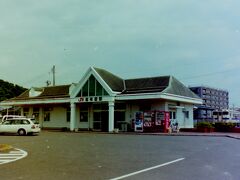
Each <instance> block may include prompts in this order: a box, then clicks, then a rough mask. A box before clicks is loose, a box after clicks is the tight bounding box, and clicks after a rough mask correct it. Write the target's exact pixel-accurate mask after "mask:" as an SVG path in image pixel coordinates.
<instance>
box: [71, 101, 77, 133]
mask: <svg viewBox="0 0 240 180" xmlns="http://www.w3.org/2000/svg"><path fill="white" fill-rule="evenodd" d="M70 106H71V117H70V131H74V129H75V124H76V104H75V103H71V105H70Z"/></svg>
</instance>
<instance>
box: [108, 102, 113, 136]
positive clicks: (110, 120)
mask: <svg viewBox="0 0 240 180" xmlns="http://www.w3.org/2000/svg"><path fill="white" fill-rule="evenodd" d="M108 113H109V116H108V132H113V129H114V102H113V101H109V102H108Z"/></svg>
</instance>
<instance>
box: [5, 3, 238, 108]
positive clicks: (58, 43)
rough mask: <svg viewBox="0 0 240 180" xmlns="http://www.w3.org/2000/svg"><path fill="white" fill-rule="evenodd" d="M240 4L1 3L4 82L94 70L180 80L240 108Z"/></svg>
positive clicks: (66, 79) (71, 77)
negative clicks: (221, 92)
mask: <svg viewBox="0 0 240 180" xmlns="http://www.w3.org/2000/svg"><path fill="white" fill-rule="evenodd" d="M239 7H240V1H239V0H202V1H198V0H101V1H98V0H91V1H89V0H61V1H59V0H58V1H57V0H51V1H49V0H41V1H37V0H21V1H19V0H11V1H9V0H1V1H0V21H1V23H0V32H1V33H0V39H1V41H0V62H1V65H0V78H1V79H4V80H6V81H10V82H13V83H16V84H19V85H22V86H24V87H31V86H44V85H45V81H47V80H48V79H51V77H50V74H49V72H50V69H51V67H52V66H53V65H56V83H57V84H68V83H72V82H78V81H79V80H80V79H81V77H82V75H83V74H84V73H85V71H86V70H87V69H88V68H89V67H90V66H96V67H100V68H105V69H107V70H109V71H111V72H113V73H115V74H117V75H119V76H121V77H123V78H135V77H146V76H161V75H174V76H175V77H176V78H177V79H179V80H180V81H182V82H183V83H184V84H185V85H187V86H188V85H207V86H210V87H216V88H220V89H226V90H228V91H229V93H230V105H231V106H232V104H235V106H236V105H238V106H240V76H239V69H240V20H239V18H240V11H239Z"/></svg>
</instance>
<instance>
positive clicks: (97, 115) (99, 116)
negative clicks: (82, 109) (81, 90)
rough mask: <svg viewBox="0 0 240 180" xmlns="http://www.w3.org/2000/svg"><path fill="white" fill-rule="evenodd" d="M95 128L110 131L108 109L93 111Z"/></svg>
mask: <svg viewBox="0 0 240 180" xmlns="http://www.w3.org/2000/svg"><path fill="white" fill-rule="evenodd" d="M93 130H96V131H104V132H107V131H108V111H99V112H94V113H93Z"/></svg>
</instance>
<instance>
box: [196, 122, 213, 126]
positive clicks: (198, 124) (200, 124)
mask: <svg viewBox="0 0 240 180" xmlns="http://www.w3.org/2000/svg"><path fill="white" fill-rule="evenodd" d="M197 128H213V125H212V123H210V122H206V121H204V122H199V123H197Z"/></svg>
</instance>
